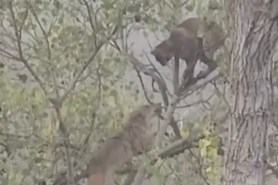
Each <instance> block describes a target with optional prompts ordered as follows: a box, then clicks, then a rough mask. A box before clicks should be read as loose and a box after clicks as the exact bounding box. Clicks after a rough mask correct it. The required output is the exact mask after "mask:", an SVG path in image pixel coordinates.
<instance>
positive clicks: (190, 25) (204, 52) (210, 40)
mask: <svg viewBox="0 0 278 185" xmlns="http://www.w3.org/2000/svg"><path fill="white" fill-rule="evenodd" d="M223 44H224V31H223V29H222V28H221V27H220V26H219V25H218V24H217V23H215V22H213V21H212V22H206V21H204V20H202V19H200V18H189V19H187V20H185V21H183V22H182V23H181V24H179V25H177V26H176V27H175V28H174V29H173V30H172V31H171V33H170V37H169V38H168V39H166V40H164V41H162V42H161V43H160V44H158V45H157V46H156V47H155V49H154V50H153V51H151V54H152V55H153V56H154V57H155V59H156V60H157V61H158V62H159V63H160V64H161V65H162V66H165V65H166V64H167V63H168V62H169V60H170V59H171V58H172V57H173V56H175V57H178V58H181V59H183V60H185V61H186V64H187V68H186V70H185V72H184V77H187V78H192V77H193V72H194V67H195V64H196V62H197V61H198V60H199V59H200V60H201V61H202V62H204V63H206V64H207V65H208V67H209V71H212V70H213V69H215V68H216V63H215V61H214V60H213V54H214V53H215V51H216V50H217V49H219V48H220V46H222V45H223ZM203 75H204V74H203ZM201 76H202V75H200V77H201Z"/></svg>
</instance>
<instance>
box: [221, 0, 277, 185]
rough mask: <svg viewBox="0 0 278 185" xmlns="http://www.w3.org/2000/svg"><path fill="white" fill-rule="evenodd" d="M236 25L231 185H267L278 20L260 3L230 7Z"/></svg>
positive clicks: (228, 169) (228, 163)
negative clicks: (264, 9) (261, 7)
mask: <svg viewBox="0 0 278 185" xmlns="http://www.w3.org/2000/svg"><path fill="white" fill-rule="evenodd" d="M230 2H231V4H232V7H233V9H232V12H233V13H232V16H233V20H234V30H233V42H234V46H233V51H232V56H231V76H230V80H231V91H232V94H233V96H232V107H231V110H232V112H231V119H230V135H229V146H228V150H227V152H226V163H225V168H226V173H225V180H226V184H227V185H243V184H244V185H251V184H252V185H255V184H257V185H263V184H265V173H266V169H267V162H268V157H269V155H268V131H269V130H268V129H269V127H270V125H271V124H272V121H273V117H272V115H273V111H274V109H273V84H272V78H273V76H272V75H273V60H272V57H273V55H274V51H275V46H276V43H277V39H278V26H277V25H278V24H277V20H272V19H271V17H270V16H269V15H270V14H268V12H271V6H270V5H269V6H268V5H265V7H268V8H267V9H266V12H265V11H262V10H260V9H258V4H260V6H263V4H262V3H263V2H262V1H258V0H257V1H242V0H234V1H230Z"/></svg>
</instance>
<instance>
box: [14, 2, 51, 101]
mask: <svg viewBox="0 0 278 185" xmlns="http://www.w3.org/2000/svg"><path fill="white" fill-rule="evenodd" d="M9 9H10V13H11V17H12V22H13V26H14V34H15V37H16V42H17V47H18V54H19V58H20V61H21V62H22V63H23V64H24V66H25V67H26V68H27V69H28V70H29V72H30V73H31V75H32V76H33V77H34V78H35V80H36V81H37V82H38V83H39V85H40V87H41V89H42V90H43V92H44V93H45V95H46V96H47V95H48V92H47V90H46V88H45V87H44V85H43V82H42V80H41V79H40V78H39V76H38V75H37V73H36V72H35V71H34V70H33V68H32V67H31V66H30V65H29V63H28V62H27V60H26V59H25V57H24V55H23V50H22V47H21V28H20V29H18V28H17V25H16V20H15V14H14V11H13V5H12V1H10V2H9Z"/></svg>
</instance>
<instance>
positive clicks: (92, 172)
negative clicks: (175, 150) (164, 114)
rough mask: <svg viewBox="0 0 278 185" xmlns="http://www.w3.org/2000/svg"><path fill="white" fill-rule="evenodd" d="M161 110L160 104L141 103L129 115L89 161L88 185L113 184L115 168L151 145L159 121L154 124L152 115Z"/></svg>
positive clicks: (154, 115)
mask: <svg viewBox="0 0 278 185" xmlns="http://www.w3.org/2000/svg"><path fill="white" fill-rule="evenodd" d="M160 111H161V105H160V104H156V105H143V106H141V107H140V108H138V109H137V110H136V111H134V112H133V113H132V114H131V115H130V117H129V119H128V120H127V122H126V124H125V126H124V127H123V129H122V130H121V131H120V132H119V133H118V134H117V135H116V136H114V137H112V138H110V139H108V140H107V141H106V142H105V143H104V144H103V146H102V147H101V148H100V150H99V151H98V152H97V153H96V155H95V156H94V157H93V158H92V160H91V161H90V164H89V166H88V168H87V173H88V185H113V184H114V181H113V174H114V172H115V170H116V169H117V168H119V167H120V166H122V165H123V164H125V163H126V162H128V161H130V160H131V159H132V157H133V156H136V155H138V154H140V153H142V152H146V151H148V150H149V149H150V146H151V143H152V142H153V139H154V136H155V134H156V132H157V129H158V125H157V127H156V128H155V127H153V126H154V125H155V124H153V120H152V119H153V118H155V117H156V116H157V115H158V114H160Z"/></svg>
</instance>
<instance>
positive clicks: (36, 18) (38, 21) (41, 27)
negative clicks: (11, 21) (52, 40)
mask: <svg viewBox="0 0 278 185" xmlns="http://www.w3.org/2000/svg"><path fill="white" fill-rule="evenodd" d="M27 4H28V6H29V7H30V10H31V12H32V14H33V16H34V17H35V20H36V21H37V23H38V25H39V27H40V29H41V31H42V33H43V36H44V39H45V41H46V46H47V53H48V59H49V60H50V59H51V49H50V44H49V40H48V36H47V33H46V32H45V30H44V28H43V26H42V24H41V22H40V20H39V18H38V15H37V14H36V12H35V10H34V7H33V6H32V5H31V3H30V2H27Z"/></svg>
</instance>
